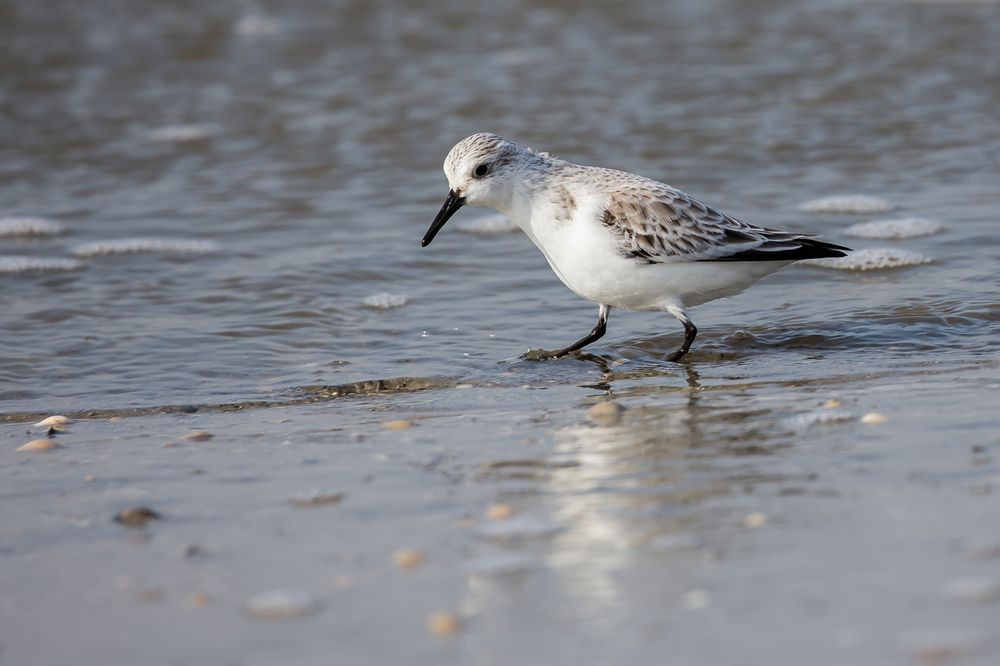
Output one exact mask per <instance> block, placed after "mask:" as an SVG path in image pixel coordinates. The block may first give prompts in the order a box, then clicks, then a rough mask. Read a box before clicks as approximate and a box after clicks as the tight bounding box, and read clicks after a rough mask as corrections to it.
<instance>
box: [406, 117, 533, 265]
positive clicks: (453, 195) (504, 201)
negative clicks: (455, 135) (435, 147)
mask: <svg viewBox="0 0 1000 666" xmlns="http://www.w3.org/2000/svg"><path fill="white" fill-rule="evenodd" d="M530 155H535V153H532V152H531V151H530V150H529V149H527V148H524V147H523V146H519V145H518V144H516V143H514V142H513V141H510V140H508V139H505V138H503V137H502V136H497V135H496V134H489V133H487V132H480V133H479V134H473V135H472V136H470V137H466V138H465V139H462V140H461V141H459V142H458V143H457V144H455V147H454V148H452V149H451V151H450V152H449V153H448V157H446V158H445V160H444V174H445V176H447V178H448V186H449V187H450V190H449V192H448V198H447V199H445V202H444V205H443V206H442V207H441V210H440V211H439V212H438V214H437V217H435V218H434V221H433V222H432V223H431V226H430V228H429V229H428V230H427V233H426V234H425V235H424V239H423V241H422V242H421V245H423V246H424V247H426V246H427V245H430V242H431V241H432V240H434V236H435V235H437V232H438V231H440V230H441V227H443V226H444V223H445V222H447V221H448V219H449V218H450V217H451V216H452V215H454V214H455V212H456V211H457V210H458V209H459V208H461V207H462V206H464V205H465V204H469V205H470V206H489V207H491V208H496V209H497V210H501V211H503V210H506V209H507V208H508V207H509V204H510V201H511V198H512V196H513V191H514V185H515V183H516V181H517V177H518V173H519V172H520V171H521V168H522V167H523V166H525V164H526V162H527V161H528V160H527V159H526V156H530Z"/></svg>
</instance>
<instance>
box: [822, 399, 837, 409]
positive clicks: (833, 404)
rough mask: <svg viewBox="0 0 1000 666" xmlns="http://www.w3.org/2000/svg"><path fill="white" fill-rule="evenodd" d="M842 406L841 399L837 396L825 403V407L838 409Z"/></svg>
mask: <svg viewBox="0 0 1000 666" xmlns="http://www.w3.org/2000/svg"><path fill="white" fill-rule="evenodd" d="M840 406H841V404H840V401H839V400H837V399H836V398H830V399H829V400H827V401H826V402H824V403H823V409H837V408H839V407H840Z"/></svg>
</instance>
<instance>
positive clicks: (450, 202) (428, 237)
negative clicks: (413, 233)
mask: <svg viewBox="0 0 1000 666" xmlns="http://www.w3.org/2000/svg"><path fill="white" fill-rule="evenodd" d="M464 205H465V199H463V198H462V197H460V196H459V195H458V193H457V192H455V190H449V191H448V198H447V199H445V200H444V205H443V206H441V210H439V211H438V214H437V215H436V216H435V217H434V221H433V222H431V226H430V228H429V229H427V233H426V234H424V239H423V240H422V241H420V247H427V246H428V245H430V244H431V241H432V240H434V237H435V236H437V232H439V231H441V227H443V226H444V223H445V222H447V221H448V218H450V217H451V216H452V215H454V214H455V211H457V210H458V209H459V208H461V207H462V206H464Z"/></svg>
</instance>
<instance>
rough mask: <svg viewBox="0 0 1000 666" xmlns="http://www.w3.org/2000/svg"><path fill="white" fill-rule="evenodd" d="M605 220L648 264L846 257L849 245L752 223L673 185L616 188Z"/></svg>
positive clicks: (626, 249) (625, 248)
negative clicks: (728, 213)
mask: <svg viewBox="0 0 1000 666" xmlns="http://www.w3.org/2000/svg"><path fill="white" fill-rule="evenodd" d="M601 224H603V225H604V226H605V227H606V228H607V229H608V230H609V231H610V232H611V233H612V234H613V235H614V236H615V238H616V240H617V242H618V244H619V247H620V249H621V252H622V254H623V255H624V256H627V257H630V258H634V259H637V260H640V261H644V262H646V263H661V262H667V261H795V260H798V259H811V258H817V257H829V256H844V254H843V252H842V251H841V250H846V249H847V248H843V247H841V246H838V245H833V244H830V243H824V242H822V241H817V240H814V239H813V238H812V237H811V236H809V235H805V234H795V233H791V232H787V231H778V230H775V229H766V228H764V227H757V226H754V225H752V224H748V223H746V222H743V221H741V220H737V219H736V218H733V217H730V216H728V215H726V214H724V213H721V212H719V211H717V210H715V209H714V208H711V207H710V206H707V205H705V204H704V203H702V202H700V201H698V200H697V199H695V198H693V197H691V196H688V195H687V194H684V193H683V192H681V191H679V190H675V189H673V188H668V187H663V188H662V189H660V188H658V189H657V190H656V191H655V192H647V191H642V190H628V191H624V192H616V193H614V195H613V196H612V199H611V203H610V204H609V205H608V207H607V209H606V210H605V211H604V215H603V217H602V219H601Z"/></svg>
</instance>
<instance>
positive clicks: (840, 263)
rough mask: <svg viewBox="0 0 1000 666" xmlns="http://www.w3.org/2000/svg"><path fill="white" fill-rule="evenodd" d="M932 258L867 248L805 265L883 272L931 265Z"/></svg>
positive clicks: (886, 249)
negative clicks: (905, 267)
mask: <svg viewBox="0 0 1000 666" xmlns="http://www.w3.org/2000/svg"><path fill="white" fill-rule="evenodd" d="M930 262H931V258H930V257H925V256H924V255H922V254H918V253H916V252H910V251H908V250H896V249H893V248H866V249H864V250H855V251H854V252H851V253H849V254H848V255H847V256H846V257H828V258H825V259H809V260H807V261H805V262H803V263H806V264H809V265H811V266H819V267H820V268H833V269H836V270H839V271H881V270H887V269H890V268H903V267H904V266H919V265H920V264H929V263H930Z"/></svg>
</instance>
